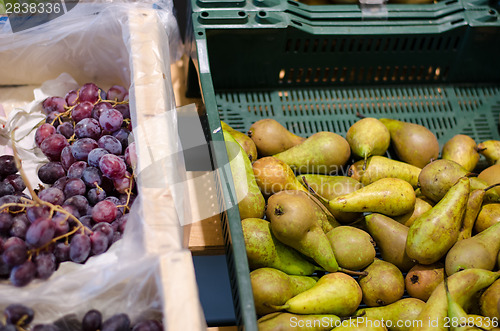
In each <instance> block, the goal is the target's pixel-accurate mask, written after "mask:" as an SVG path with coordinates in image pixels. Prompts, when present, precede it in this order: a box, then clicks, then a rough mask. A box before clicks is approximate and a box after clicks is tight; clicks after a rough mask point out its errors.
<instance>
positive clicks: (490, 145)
mask: <svg viewBox="0 0 500 331" xmlns="http://www.w3.org/2000/svg"><path fill="white" fill-rule="evenodd" d="M477 149H478V150H479V153H481V154H482V155H483V156H484V157H485V158H486V160H487V161H488V163H489V164H490V165H494V164H495V163H500V140H487V141H483V142H482V143H480V144H478V145H477Z"/></svg>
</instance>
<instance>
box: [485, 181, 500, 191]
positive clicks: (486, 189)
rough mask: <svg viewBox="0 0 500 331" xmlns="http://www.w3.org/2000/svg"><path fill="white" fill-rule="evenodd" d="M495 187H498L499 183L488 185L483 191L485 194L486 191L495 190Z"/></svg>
mask: <svg viewBox="0 0 500 331" xmlns="http://www.w3.org/2000/svg"><path fill="white" fill-rule="evenodd" d="M497 186H500V183H496V184H493V185H490V186H488V187H487V188H485V189H484V191H485V192H486V191H488V190H491V189H492V188H495V187H497Z"/></svg>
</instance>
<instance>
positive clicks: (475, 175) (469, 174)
mask: <svg viewBox="0 0 500 331" xmlns="http://www.w3.org/2000/svg"><path fill="white" fill-rule="evenodd" d="M477 176H479V174H476V173H474V172H468V173H466V174H465V177H477Z"/></svg>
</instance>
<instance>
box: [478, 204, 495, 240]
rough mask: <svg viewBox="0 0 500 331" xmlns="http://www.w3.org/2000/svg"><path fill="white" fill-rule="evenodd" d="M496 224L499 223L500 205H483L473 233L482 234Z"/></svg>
mask: <svg viewBox="0 0 500 331" xmlns="http://www.w3.org/2000/svg"><path fill="white" fill-rule="evenodd" d="M497 223H500V203H485V204H483V206H482V207H481V209H480V210H479V214H478V215H477V218H476V222H475V223H474V231H476V233H479V232H482V231H484V230H486V229H487V228H489V227H491V226H493V225H495V224H497Z"/></svg>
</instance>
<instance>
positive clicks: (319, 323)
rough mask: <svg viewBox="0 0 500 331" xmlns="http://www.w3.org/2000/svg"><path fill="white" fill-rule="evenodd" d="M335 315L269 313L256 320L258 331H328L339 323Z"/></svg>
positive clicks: (338, 318)
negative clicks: (304, 330)
mask: <svg viewBox="0 0 500 331" xmlns="http://www.w3.org/2000/svg"><path fill="white" fill-rule="evenodd" d="M340 322H341V321H340V317H338V316H336V315H313V314H308V315H301V314H291V313H287V312H279V313H271V314H267V315H266V316H262V317H261V318H259V319H258V320H257V323H258V327H259V331H298V330H301V329H302V330H303V328H301V327H299V326H301V325H303V326H304V327H305V326H306V325H307V326H311V327H307V331H330V330H331V329H332V328H334V327H335V323H340Z"/></svg>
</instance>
